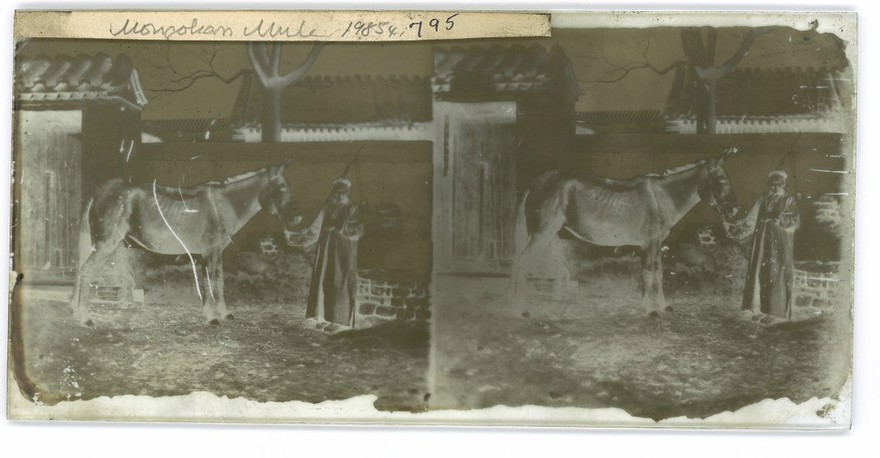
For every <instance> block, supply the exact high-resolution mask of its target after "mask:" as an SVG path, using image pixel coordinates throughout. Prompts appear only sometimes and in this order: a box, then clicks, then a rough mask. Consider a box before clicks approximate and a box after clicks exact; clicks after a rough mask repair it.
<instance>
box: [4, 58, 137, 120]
mask: <svg viewBox="0 0 880 458" xmlns="http://www.w3.org/2000/svg"><path fill="white" fill-rule="evenodd" d="M15 94H16V99H17V100H18V101H22V102H38V103H63V102H79V101H87V100H122V101H125V102H128V103H129V104H131V105H134V106H137V107H143V106H144V105H146V104H147V99H146V97H145V96H144V93H143V88H142V87H141V85H140V79H139V77H138V73H137V70H135V68H134V66H133V65H132V63H131V60H130V59H129V58H128V56H126V55H124V54H121V55H118V56H116V57H115V58H113V57H110V56H108V55H107V54H98V55H95V56H89V55H85V54H79V55H77V56H75V57H71V56H67V55H63V54H62V55H58V56H55V57H47V56H39V57H34V58H23V59H18V60H17V61H16V65H15Z"/></svg>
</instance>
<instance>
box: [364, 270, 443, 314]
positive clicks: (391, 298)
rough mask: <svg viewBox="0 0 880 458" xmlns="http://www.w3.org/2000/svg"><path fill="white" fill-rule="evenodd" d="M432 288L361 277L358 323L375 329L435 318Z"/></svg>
mask: <svg viewBox="0 0 880 458" xmlns="http://www.w3.org/2000/svg"><path fill="white" fill-rule="evenodd" d="M430 302H431V301H430V293H429V292H428V287H427V286H426V285H423V284H421V283H419V282H414V281H411V282H390V281H384V280H377V279H371V278H369V277H368V276H366V275H365V274H364V273H359V274H358V289H357V300H356V307H357V310H356V316H355V322H356V323H357V322H361V323H363V325H366V326H372V325H374V324H379V323H381V322H387V321H393V320H416V321H427V320H429V319H430V318H431V304H430Z"/></svg>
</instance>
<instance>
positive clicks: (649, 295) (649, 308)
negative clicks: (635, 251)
mask: <svg viewBox="0 0 880 458" xmlns="http://www.w3.org/2000/svg"><path fill="white" fill-rule="evenodd" d="M655 247H656V242H653V241H651V242H649V243H648V245H647V246H643V247H642V307H643V308H644V309H645V313H647V314H648V316H657V315H659V313H658V312H657V310H656V304H655V302H654V298H655V296H656V290H655V288H654V280H655V279H656V275H655V272H654V269H655V268H656V267H657V250H656V249H655Z"/></svg>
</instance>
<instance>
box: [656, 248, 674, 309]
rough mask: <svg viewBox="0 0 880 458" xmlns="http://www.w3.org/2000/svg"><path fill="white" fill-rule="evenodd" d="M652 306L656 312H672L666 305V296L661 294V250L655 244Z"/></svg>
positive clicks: (670, 307)
mask: <svg viewBox="0 0 880 458" xmlns="http://www.w3.org/2000/svg"><path fill="white" fill-rule="evenodd" d="M654 292H655V297H654V304H655V307H656V310H664V311H667V312H671V311H672V306H670V305H667V304H666V296H665V295H664V294H663V250H662V248H661V245H660V243H658V244H657V248H656V256H655V260H654Z"/></svg>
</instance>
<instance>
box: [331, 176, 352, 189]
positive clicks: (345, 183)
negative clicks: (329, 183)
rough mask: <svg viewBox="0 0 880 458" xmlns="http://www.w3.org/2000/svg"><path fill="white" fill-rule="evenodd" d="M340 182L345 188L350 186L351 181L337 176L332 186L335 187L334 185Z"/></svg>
mask: <svg viewBox="0 0 880 458" xmlns="http://www.w3.org/2000/svg"><path fill="white" fill-rule="evenodd" d="M340 184H341V185H343V186H345V187H346V188H350V187H351V181H349V180H347V179H345V178H337V179H335V180H333V187H334V188H335V187H336V185H340Z"/></svg>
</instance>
